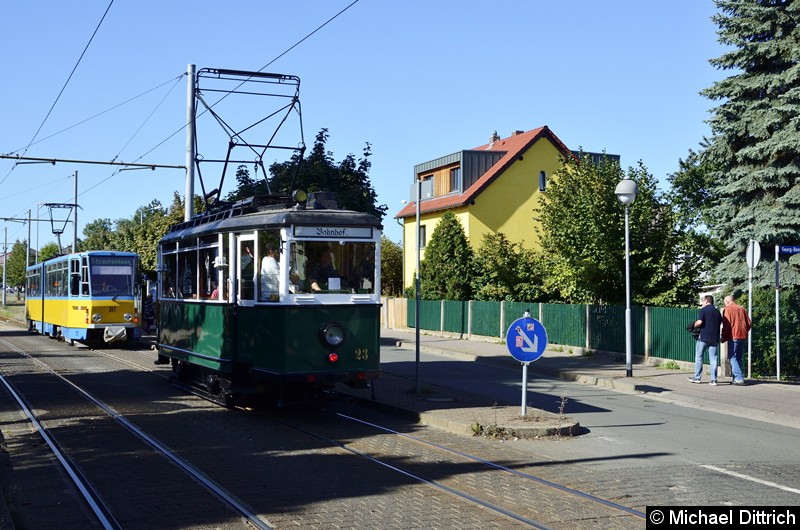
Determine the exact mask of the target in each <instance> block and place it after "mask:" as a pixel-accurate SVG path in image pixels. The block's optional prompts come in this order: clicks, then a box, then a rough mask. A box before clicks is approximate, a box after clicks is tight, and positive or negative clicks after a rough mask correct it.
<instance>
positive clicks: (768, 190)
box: [702, 0, 800, 287]
mask: <svg viewBox="0 0 800 530" xmlns="http://www.w3.org/2000/svg"><path fill="white" fill-rule="evenodd" d="M715 3H716V5H717V8H718V9H719V10H720V13H719V14H717V15H715V16H714V17H713V20H714V22H715V23H716V24H717V26H718V27H719V30H718V35H719V42H720V43H722V44H724V45H727V46H730V47H732V49H731V50H730V51H727V52H725V53H724V54H722V55H721V56H720V57H719V58H717V59H713V60H711V61H710V62H711V64H712V65H714V66H715V67H717V68H719V69H722V70H730V71H732V72H734V73H733V75H731V76H730V77H727V78H725V79H724V80H722V81H719V82H717V83H715V84H714V85H713V86H712V87H710V88H708V89H706V90H704V91H703V92H702V94H703V95H705V96H707V97H708V98H710V99H712V100H715V101H720V102H721V103H720V105H719V106H718V107H716V108H715V109H713V110H712V117H711V119H710V120H709V124H710V126H711V130H712V137H711V139H710V142H709V147H708V149H707V150H706V151H705V153H704V156H705V157H706V159H707V160H708V162H709V165H710V167H712V168H713V173H712V175H711V177H712V178H711V182H712V185H711V187H710V191H711V197H712V203H711V208H710V215H709V219H708V221H709V227H710V229H711V231H712V234H714V235H715V236H717V237H719V238H720V239H721V240H722V241H724V243H725V246H726V250H727V254H726V255H725V256H724V257H723V258H722V260H721V261H720V263H719V265H718V266H717V268H716V278H717V280H718V281H720V282H723V283H728V284H730V285H731V287H735V286H740V285H742V284H743V283H744V281H745V279H746V278H747V274H748V271H747V267H746V265H745V249H746V247H747V242H748V240H749V239H751V238H753V239H755V240H756V241H758V242H759V243H760V244H761V248H762V255H763V256H764V259H765V260H767V261H768V260H774V258H775V256H774V250H773V249H774V248H775V245H777V244H798V243H800V236H798V233H799V232H800V143H798V138H800V64H799V61H800V28H798V21H800V2H797V1H793V0H716V2H715ZM780 261H781V283H782V284H784V285H798V284H800V270H799V269H798V267H799V266H800V256H794V257H792V258H791V259H787V258H781V260H780ZM769 269H770V267H764V266H762V267H760V268H759V269H756V271H755V278H754V279H755V283H756V284H757V285H768V284H769V283H770V282H771V281H772V279H773V278H772V275H771V272H770V270H769Z"/></svg>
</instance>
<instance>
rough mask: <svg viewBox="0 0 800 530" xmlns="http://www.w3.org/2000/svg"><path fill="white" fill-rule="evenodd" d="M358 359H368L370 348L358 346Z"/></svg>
mask: <svg viewBox="0 0 800 530" xmlns="http://www.w3.org/2000/svg"><path fill="white" fill-rule="evenodd" d="M355 353H356V361H366V360H367V359H369V350H368V349H367V348H356V351H355Z"/></svg>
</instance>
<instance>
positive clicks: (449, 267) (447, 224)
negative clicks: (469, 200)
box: [420, 211, 473, 300]
mask: <svg viewBox="0 0 800 530" xmlns="http://www.w3.org/2000/svg"><path fill="white" fill-rule="evenodd" d="M472 257H473V252H472V248H471V247H470V246H469V241H467V236H466V233H465V232H464V227H463V226H461V223H460V222H459V221H458V219H457V218H456V216H455V214H453V212H449V211H448V212H445V213H444V215H442V218H441V219H440V220H439V223H438V224H437V225H436V228H435V229H434V230H433V234H431V238H430V241H429V242H428V244H427V246H426V247H425V259H424V260H423V261H422V263H420V297H421V298H423V299H425V300H469V299H471V298H472V289H471V288H470V283H469V282H470V278H471V277H472V272H473V265H472Z"/></svg>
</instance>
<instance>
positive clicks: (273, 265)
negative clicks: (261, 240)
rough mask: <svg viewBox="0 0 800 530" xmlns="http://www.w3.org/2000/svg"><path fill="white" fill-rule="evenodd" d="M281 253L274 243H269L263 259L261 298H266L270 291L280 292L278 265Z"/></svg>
mask: <svg viewBox="0 0 800 530" xmlns="http://www.w3.org/2000/svg"><path fill="white" fill-rule="evenodd" d="M278 259H280V254H279V253H278V249H276V248H275V246H274V245H267V250H266V255H265V256H264V258H263V259H262V260H261V299H262V300H266V299H267V295H268V294H269V293H277V292H278V275H279V272H280V269H279V266H278Z"/></svg>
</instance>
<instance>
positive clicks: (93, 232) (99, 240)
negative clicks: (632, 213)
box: [78, 218, 118, 251]
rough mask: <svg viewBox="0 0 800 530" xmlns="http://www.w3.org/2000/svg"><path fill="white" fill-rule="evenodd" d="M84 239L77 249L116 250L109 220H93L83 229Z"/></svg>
mask: <svg viewBox="0 0 800 530" xmlns="http://www.w3.org/2000/svg"><path fill="white" fill-rule="evenodd" d="M83 235H84V238H83V239H82V240H80V241H79V242H78V249H79V250H81V251H86V250H118V249H116V248H114V242H113V240H114V230H113V225H112V224H111V219H108V218H106V219H95V220H94V221H92V222H91V223H87V224H86V226H84V227H83Z"/></svg>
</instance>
